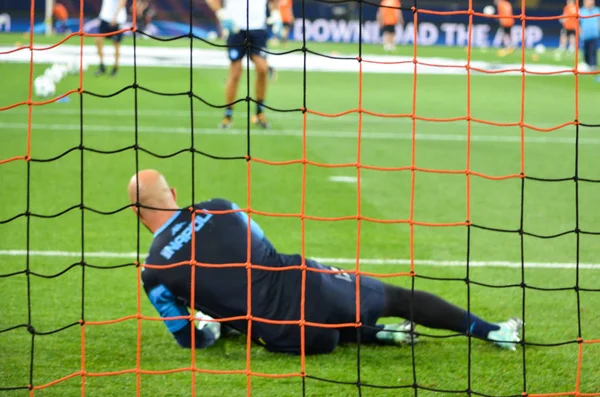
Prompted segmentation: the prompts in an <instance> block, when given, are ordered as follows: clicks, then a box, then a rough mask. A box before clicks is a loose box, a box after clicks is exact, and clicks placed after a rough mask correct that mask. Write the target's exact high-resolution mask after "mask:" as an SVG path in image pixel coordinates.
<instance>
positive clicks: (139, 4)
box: [131, 0, 156, 39]
mask: <svg viewBox="0 0 600 397" xmlns="http://www.w3.org/2000/svg"><path fill="white" fill-rule="evenodd" d="M135 7H136V8H135V12H136V25H137V26H136V27H137V31H138V32H144V33H149V32H148V31H147V28H148V25H150V23H151V22H152V18H153V17H154V15H155V14H156V10H155V9H154V7H153V6H152V3H151V0H137V1H136V5H135ZM131 13H132V14H133V4H131ZM143 37H144V38H145V39H149V37H148V36H143Z"/></svg>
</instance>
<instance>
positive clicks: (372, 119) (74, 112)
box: [3, 106, 573, 132]
mask: <svg viewBox="0 0 600 397" xmlns="http://www.w3.org/2000/svg"><path fill="white" fill-rule="evenodd" d="M28 112H29V111H28V109H27V108H25V107H22V106H20V107H16V108H12V109H10V110H6V111H4V112H3V114H4V115H6V116H12V115H23V114H28ZM80 113H81V112H80V111H79V109H71V108H63V109H60V108H58V107H56V106H51V107H47V106H46V107H40V106H38V107H36V108H34V110H33V114H34V115H33V118H34V119H35V117H36V115H40V114H43V115H44V117H59V118H60V117H61V116H63V115H67V116H79V115H80ZM136 113H137V115H138V116H143V117H148V118H151V117H169V118H172V117H185V118H186V120H187V118H189V117H190V112H189V110H165V109H146V108H140V109H138V111H137V112H135V111H133V110H124V109H97V108H96V109H87V108H86V109H84V110H83V114H84V116H111V117H131V118H133V117H134V116H135V115H136ZM222 115H223V111H222V110H219V109H215V110H195V111H194V116H219V117H220V116H222ZM247 115H248V114H247V113H246V111H243V110H241V111H237V110H236V112H235V117H236V119H237V120H240V121H241V122H244V121H245V120H246V118H247ZM294 116H295V117H294ZM269 118H270V119H273V120H286V121H289V122H292V121H294V120H298V121H300V120H302V113H300V112H295V113H287V112H286V113H279V112H269ZM308 119H309V120H311V121H317V120H320V121H324V120H326V119H324V118H323V117H322V116H318V115H313V114H309V115H308ZM197 121H198V120H197ZM493 121H494V122H497V123H515V122H517V121H515V120H493ZM335 122H336V123H351V124H353V125H358V124H357V123H358V113H349V114H347V115H344V116H342V117H337V118H336V120H335ZM363 123H364V124H372V123H373V124H411V125H412V119H411V118H410V117H379V116H371V115H369V114H363ZM425 123H428V124H432V123H437V124H439V125H442V126H447V125H462V126H464V125H467V121H466V120H458V121H452V122H443V123H442V122H435V121H425V120H417V125H425ZM527 124H529V125H532V126H535V127H538V128H553V127H556V126H557V125H558V124H559V123H548V122H547V121H539V122H538V121H537V120H533V121H532V120H528V121H527ZM474 127H475V128H477V127H480V128H481V129H482V131H481V132H485V131H486V130H491V129H492V128H519V127H494V126H490V125H485V124H481V123H476V122H473V123H472V124H471V128H474ZM569 128H573V126H572V125H567V126H565V127H563V128H561V129H558V130H556V131H561V130H563V131H565V130H568V129H569Z"/></svg>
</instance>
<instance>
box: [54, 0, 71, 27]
mask: <svg viewBox="0 0 600 397" xmlns="http://www.w3.org/2000/svg"><path fill="white" fill-rule="evenodd" d="M52 15H53V16H54V21H55V26H54V29H55V30H56V33H70V30H69V28H68V27H67V20H68V19H69V12H68V11H67V8H66V7H65V6H64V5H63V4H60V3H54V8H53V9H52Z"/></svg>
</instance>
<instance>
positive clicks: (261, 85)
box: [207, 0, 274, 128]
mask: <svg viewBox="0 0 600 397" xmlns="http://www.w3.org/2000/svg"><path fill="white" fill-rule="evenodd" d="M267 1H271V2H273V1H274V0H225V4H223V3H222V0H207V4H208V5H209V7H210V8H211V9H212V10H213V11H214V12H215V14H216V16H217V19H218V20H219V22H220V24H221V31H222V32H223V35H224V36H226V37H227V51H228V55H229V60H230V66H229V73H228V76H227V82H226V84H225V102H226V103H228V104H230V103H233V102H234V101H235V100H236V97H237V89H238V85H239V83H240V78H241V77H242V70H243V63H242V60H243V59H244V57H245V56H249V57H250V60H251V61H252V63H254V68H255V69H256V83H255V89H256V92H255V100H256V113H255V115H254V116H253V117H252V123H253V124H258V125H259V126H260V127H262V128H268V127H269V122H268V121H267V118H266V116H265V114H264V101H265V97H266V94H267V80H268V73H269V65H268V63H267V58H266V54H265V53H264V52H263V50H264V49H265V48H266V47H267V40H268V31H267V15H266V14H267V12H266V10H267ZM272 11H273V9H272V8H271V12H272ZM247 14H248V15H247ZM246 39H248V40H249V42H250V46H251V47H250V48H248V47H246V46H245V41H246ZM232 122H233V105H230V106H228V107H227V108H226V109H225V116H224V118H223V120H222V121H221V124H220V127H221V128H230V127H231V125H232Z"/></svg>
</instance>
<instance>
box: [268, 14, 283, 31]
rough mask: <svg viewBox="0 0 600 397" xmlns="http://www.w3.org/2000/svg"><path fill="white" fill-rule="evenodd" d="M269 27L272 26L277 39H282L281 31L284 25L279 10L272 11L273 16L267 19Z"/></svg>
mask: <svg viewBox="0 0 600 397" xmlns="http://www.w3.org/2000/svg"><path fill="white" fill-rule="evenodd" d="M267 25H271V30H272V31H273V34H274V35H275V36H277V37H280V35H281V30H282V29H283V23H282V22H281V13H280V12H279V10H273V11H271V16H269V18H267Z"/></svg>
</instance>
